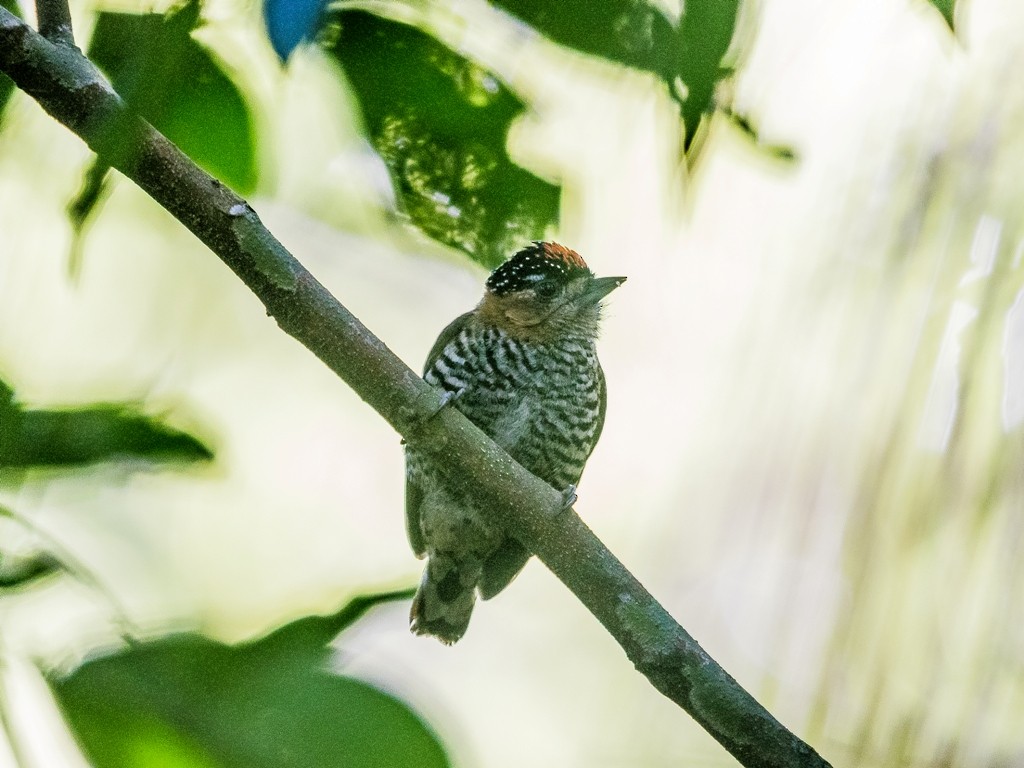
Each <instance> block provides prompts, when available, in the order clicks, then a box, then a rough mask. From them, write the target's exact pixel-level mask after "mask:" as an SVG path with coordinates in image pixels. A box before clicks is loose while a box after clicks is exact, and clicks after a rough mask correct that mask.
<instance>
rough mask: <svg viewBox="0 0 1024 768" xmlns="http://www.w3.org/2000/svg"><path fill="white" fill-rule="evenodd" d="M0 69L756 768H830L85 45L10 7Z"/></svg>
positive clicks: (3, 21) (0, 22) (1, 22)
mask: <svg viewBox="0 0 1024 768" xmlns="http://www.w3.org/2000/svg"><path fill="white" fill-rule="evenodd" d="M0 71H3V72H5V73H6V74H8V75H9V76H10V77H11V79H12V80H13V81H14V82H15V83H16V84H17V85H18V87H19V88H21V89H22V90H23V91H25V92H26V93H28V94H29V95H30V96H32V97H33V98H34V99H36V101H38V102H39V104H40V105H41V106H42V107H43V108H44V109H45V110H46V111H47V112H48V113H49V114H50V115H52V116H53V117H54V118H56V119H57V120H58V121H60V122H61V123H63V124H64V125H65V126H67V127H68V128H70V129H71V130H72V131H74V132H75V133H76V134H78V135H79V136H80V137H81V138H82V139H84V140H85V141H86V142H87V143H88V145H89V146H90V147H91V148H92V149H93V150H95V151H96V152H97V153H99V154H100V155H101V156H103V158H104V159H105V160H106V161H107V162H108V163H109V164H110V165H111V166H113V167H114V168H117V169H118V170H120V171H121V172H122V173H124V174H125V175H126V176H128V177H129V178H130V179H132V180H133V181H134V182H135V183H136V184H138V185H139V187H141V188H142V189H143V190H144V191H145V192H146V193H148V194H149V195H150V196H151V197H152V198H153V199H154V200H155V201H156V202H157V203H159V204H160V205H161V206H163V207H164V208H165V209H166V210H167V211H169V212H170V213H171V214H172V215H173V216H174V217H175V218H177V219H178V220H179V221H180V222H181V223H182V224H184V225H185V226H186V227H187V228H188V229H189V230H191V231H192V232H193V233H194V234H195V235H196V237H198V238H199V239H200V240H201V241H202V242H204V243H205V244H206V245H207V246H209V248H210V249H211V250H212V251H213V252H214V253H215V254H216V255H217V256H218V257H219V258H220V259H221V260H222V261H223V262H224V263H225V264H226V265H227V266H228V267H230V268H231V269H232V270H233V271H234V272H235V274H237V275H238V277H239V278H240V279H241V280H242V281H243V282H244V283H245V284H246V285H247V286H248V287H249V288H250V289H251V290H252V292H253V293H254V294H256V296H257V297H258V298H259V299H260V300H261V301H262V302H263V304H264V305H265V307H266V310H267V312H268V314H270V315H272V316H273V317H274V319H275V320H276V321H277V323H278V325H279V326H280V327H281V328H282V329H283V330H284V331H285V332H286V333H288V334H289V335H291V336H292V337H294V338H295V339H297V340H298V341H299V342H300V343H302V344H303V345H304V346H305V347H307V348H308V349H309V350H310V351H311V352H313V353H314V354H315V355H316V356H317V357H319V358H320V359H321V360H322V361H323V362H324V363H325V364H326V365H327V366H328V367H329V368H330V369H331V370H332V371H334V372H335V373H336V374H338V376H339V377H341V378H342V379H343V380H344V381H345V382H347V383H348V384H349V386H351V387H352V389H354V390H355V391H356V392H357V393H358V394H359V396H360V397H362V398H363V400H365V401H366V402H367V403H368V404H369V405H370V406H371V407H372V408H374V410H376V411H377V412H378V413H380V414H381V416H383V417H384V418H385V419H386V420H387V421H388V423H390V424H391V426H392V427H394V428H395V430H397V431H398V432H399V433H400V434H401V435H402V436H403V437H404V438H405V439H406V440H407V441H408V442H409V443H410V444H413V445H415V446H416V447H417V448H418V449H419V450H421V451H423V452H424V453H426V454H428V455H429V456H431V457H433V458H436V459H437V460H438V462H439V464H440V465H442V466H446V467H447V468H448V469H449V471H450V472H452V473H454V474H455V475H457V476H458V477H460V478H463V482H465V481H466V479H468V481H469V482H470V483H471V484H472V485H473V486H475V487H476V489H477V491H478V493H479V495H480V498H481V500H482V501H485V502H486V503H487V504H488V506H489V507H490V508H492V509H494V510H495V513H496V514H500V515H501V518H502V521H503V523H504V524H505V526H506V527H507V528H508V529H509V530H510V531H511V532H513V533H514V534H515V535H516V536H517V537H518V538H519V539H521V540H522V541H523V542H524V543H525V544H526V545H527V546H528V547H529V548H530V549H531V550H532V551H533V552H534V553H535V554H536V555H537V556H538V557H539V558H540V560H541V561H542V562H544V564H545V565H546V566H547V567H548V568H549V569H551V571H552V572H553V573H554V574H555V575H556V576H557V577H558V578H559V579H560V580H561V581H562V582H563V583H564V584H565V585H566V586H567V587H568V588H569V589H570V590H572V592H573V593H574V594H575V595H576V596H577V597H578V598H579V599H580V600H581V601H582V602H583V604H584V605H586V606H587V608H588V609H589V610H590V611H591V612H592V613H593V614H594V616H595V617H596V618H597V619H598V620H599V621H600V622H601V623H602V624H603V625H604V627H605V628H606V629H607V630H608V632H609V633H610V634H611V635H612V636H613V637H614V638H615V639H616V640H617V641H618V643H619V644H620V645H621V646H622V648H623V650H625V652H626V655H627V656H628V657H629V659H630V660H631V661H632V662H633V664H634V665H635V666H636V668H637V669H638V670H639V671H640V672H641V673H643V674H644V675H645V676H646V677H647V678H648V679H649V680H650V682H651V684H652V685H654V687H655V688H657V689H658V690H659V691H661V692H662V693H663V694H664V695H665V696H667V697H668V698H670V699H671V700H672V701H674V702H676V703H677V704H678V705H679V706H681V707H683V708H684V709H685V710H686V711H687V712H689V713H690V715H691V716H692V717H693V718H694V719H695V720H696V721H697V722H698V723H700V724H701V726H703V727H704V729H705V730H707V732H708V733H710V734H711V735H712V736H713V737H714V738H715V739H717V740H718V742H719V743H720V744H721V745H722V746H723V747H725V749H727V750H728V751H729V752H730V753H731V754H732V755H733V756H735V757H736V759H737V760H739V761H740V763H742V764H743V765H745V766H752V767H753V766H756V767H758V768H761V767H763V768H768V767H769V766H771V767H773V768H782V767H786V768H790V767H796V766H818V767H819V768H820V767H822V766H828V763H827V762H826V761H825V760H824V759H822V758H821V757H820V756H819V755H818V754H817V753H816V752H815V751H814V750H813V749H812V748H811V747H810V746H808V745H807V744H805V743H804V742H803V741H801V740H800V739H799V738H797V737H796V736H795V735H793V734H792V733H790V732H789V731H788V730H786V728H785V727H783V726H782V725H781V724H780V723H779V722H778V721H777V720H776V719H775V718H774V717H772V715H771V714H770V713H769V712H768V711H767V710H765V709H764V708H763V707H762V706H761V705H760V704H758V703H757V701H755V700H754V699H753V697H751V696H750V694H748V693H747V692H746V691H745V690H743V688H741V687H740V686H739V685H738V684H737V683H736V681H735V680H734V679H733V678H732V677H731V676H730V675H729V674H728V673H727V672H726V671H725V670H724V669H722V667H721V666H719V665H718V664H717V663H716V662H715V661H714V659H712V658H711V657H710V656H709V655H708V654H707V653H706V652H705V651H704V649H702V648H701V647H700V645H698V644H697V642H696V640H694V639H693V638H692V637H691V636H690V635H689V634H688V633H687V632H686V631H685V630H684V629H683V628H682V627H681V626H679V624H678V623H677V622H676V621H675V620H674V619H673V618H672V617H671V616H670V615H669V614H668V612H667V611H665V609H664V608H663V607H662V606H661V605H660V604H659V603H658V602H657V601H656V600H655V599H654V598H653V597H652V596H651V595H650V594H649V593H648V592H647V590H646V589H644V587H643V586H642V585H641V584H640V583H639V582H638V581H637V580H636V579H635V578H634V577H633V575H632V574H631V573H630V572H629V571H628V570H627V569H626V568H625V566H624V565H623V564H622V563H621V562H619V560H618V559H617V558H616V557H615V556H614V555H613V554H612V553H611V552H610V551H609V550H608V549H607V547H605V546H604V545H603V544H602V543H601V541H600V540H599V539H598V538H597V536H595V535H594V533H593V532H592V531H591V530H590V529H589V528H588V527H587V526H586V524H584V522H583V521H582V520H581V519H580V518H579V516H578V515H576V513H575V512H574V511H565V512H562V511H561V510H560V508H561V497H560V495H559V494H558V493H557V492H556V491H555V490H554V489H552V488H551V487H550V486H548V485H547V484H546V483H544V482H543V481H542V480H540V479H538V478H537V477H535V476H534V475H532V474H530V473H529V472H527V471H526V470H525V469H523V467H521V466H520V465H519V464H517V463H516V462H515V461H513V460H512V459H511V458H510V457H509V456H508V454H506V453H505V452H504V451H502V450H501V449H500V448H499V447H498V446H497V445H495V444H494V443H493V442H492V441H491V440H490V439H489V438H488V437H487V436H486V435H484V434H483V433H482V432H481V431H480V430H479V429H477V428H476V426H474V425H473V424H472V423H471V422H469V421H468V420H467V419H466V418H465V417H463V416H462V414H460V413H459V412H458V411H456V410H455V409H453V408H446V409H443V410H441V411H440V412H439V413H438V414H437V415H436V416H435V417H433V418H431V414H432V413H434V411H435V410H436V409H437V407H438V405H439V397H438V394H437V392H435V391H434V390H433V389H432V388H431V387H430V386H428V385H427V384H426V383H425V382H424V381H423V380H422V379H420V378H419V376H417V375H416V374H415V373H413V371H411V370H410V369H409V368H408V367H407V366H406V365H405V364H404V363H402V361H401V360H399V359H398V358H397V357H396V356H395V355H394V354H393V353H392V352H391V351H390V350H389V349H388V348H387V347H386V346H385V345H384V343H383V342H382V341H381V340H380V339H378V338H377V337H376V336H374V335H373V334H372V333H371V332H370V331H369V330H368V329H367V328H365V327H364V326H363V325H362V323H360V322H359V320H358V319H357V318H355V317H354V316H353V315H352V314H351V313H349V311H348V310H347V309H345V307H344V306H342V305H341V304H340V303H339V302H338V301H337V300H336V299H335V298H334V297H333V296H332V295H331V294H330V292H328V291H327V289H326V288H324V287H323V286H322V285H321V284H320V283H319V282H317V280H316V279H315V278H314V277H313V276H312V275H311V274H310V273H309V272H308V271H307V270H306V269H305V268H303V266H302V265H301V264H300V263H299V262H298V261H296V260H295V259H294V258H293V257H292V256H291V254H289V253H288V251H287V250H286V249H285V248H284V246H282V245H281V243H279V242H278V241H277V240H276V239H275V238H274V236H273V235H272V234H271V233H270V232H269V231H267V230H266V228H264V227H263V225H262V224H261V223H260V221H259V218H258V217H257V215H256V213H255V212H254V211H253V210H252V209H251V208H250V207H249V205H248V204H247V203H246V202H245V201H244V200H242V199H241V198H240V197H238V196H237V195H235V194H234V193H233V192H232V191H231V190H229V189H227V188H226V187H225V186H224V185H223V184H221V183H220V182H218V181H217V180H216V179H214V178H213V177H211V176H209V175H208V174H206V173H205V172H204V171H202V170H200V169H199V168H198V167H197V166H196V165H195V164H194V163H192V161H191V160H189V159H188V157H186V156H185V155H184V154H182V153H181V152H180V151H179V150H178V149H177V147H175V146H174V145H173V144H171V143H170V142H169V141H167V139H165V138H164V137H163V136H161V135H160V134H159V133H157V132H156V131H155V130H154V129H153V128H152V127H151V126H149V125H148V124H146V123H145V122H143V121H142V120H141V119H139V118H138V117H136V116H135V115H133V114H132V113H131V112H130V111H129V110H128V108H127V107H126V106H125V104H124V102H123V101H122V100H121V98H120V97H119V96H118V95H117V94H116V93H115V92H114V91H113V89H112V88H111V87H110V85H109V84H108V83H107V82H106V81H105V80H104V79H103V77H102V75H100V73H99V72H98V71H97V70H96V69H95V67H94V66H93V65H92V64H91V62H89V61H88V60H87V59H86V58H85V57H84V56H82V54H81V53H80V52H79V51H77V49H71V48H68V47H64V46H61V45H54V44H53V43H52V42H50V41H48V40H46V39H45V38H43V37H42V36H40V35H39V34H37V33H36V32H35V31H33V30H32V29H31V28H30V27H28V26H27V25H25V24H24V23H22V22H21V21H20V20H19V19H17V18H16V17H15V16H13V15H12V14H10V13H8V12H7V11H5V10H4V9H3V8H0Z"/></svg>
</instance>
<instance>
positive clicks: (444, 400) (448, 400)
mask: <svg viewBox="0 0 1024 768" xmlns="http://www.w3.org/2000/svg"><path fill="white" fill-rule="evenodd" d="M465 391H466V388H465V387H462V388H461V389H458V390H456V391H455V392H449V391H448V390H447V389H445V390H442V391H441V399H440V400H439V401H438V403H437V405H436V406H435V407H434V408H432V409H431V411H430V413H428V414H427V415H426V416H424V417H422V418H420V419H418V421H417V423H418V425H419V426H422V425H423V424H426V423H427V422H428V421H430V420H431V419H432V418H434V417H435V416H437V414H439V413H440V412H441V411H443V410H444V409H445V408H447V407H448V406H449V405H451V404H452V403H454V402H455V401H456V400H458V399H459V398H460V397H462V395H463V393H465ZM401 443H402V445H406V444H407V441H406V439H405V438H404V437H403V438H402V441H401Z"/></svg>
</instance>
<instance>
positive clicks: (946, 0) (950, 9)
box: [928, 0, 956, 32]
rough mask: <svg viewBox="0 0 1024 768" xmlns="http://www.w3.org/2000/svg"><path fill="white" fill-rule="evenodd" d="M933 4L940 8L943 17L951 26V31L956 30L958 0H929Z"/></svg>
mask: <svg viewBox="0 0 1024 768" xmlns="http://www.w3.org/2000/svg"><path fill="white" fill-rule="evenodd" d="M928 2H930V3H931V4H932V5H934V6H935V7H936V9H938V11H939V13H941V14H942V18H944V19H945V20H946V24H947V26H949V31H950V32H956V26H955V25H954V21H955V19H954V16H955V15H956V0H928Z"/></svg>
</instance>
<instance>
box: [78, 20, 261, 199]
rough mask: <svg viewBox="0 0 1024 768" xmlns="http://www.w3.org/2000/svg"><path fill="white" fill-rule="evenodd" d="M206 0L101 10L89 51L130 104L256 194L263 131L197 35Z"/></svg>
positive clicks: (240, 188) (216, 171)
mask: <svg viewBox="0 0 1024 768" xmlns="http://www.w3.org/2000/svg"><path fill="white" fill-rule="evenodd" d="M199 10H200V7H199V2H198V0H190V2H188V3H187V4H186V5H184V6H182V7H180V8H177V9H173V10H171V11H169V12H168V13H167V14H157V13H143V14H133V13H109V12H101V13H99V14H98V15H97V19H96V27H95V29H94V31H93V34H92V39H91V40H90V42H89V50H88V56H89V58H90V59H92V60H93V61H94V62H95V63H96V64H97V65H98V66H99V67H100V69H102V70H103V71H104V72H105V73H106V74H107V75H108V76H109V77H110V80H111V83H112V84H113V86H114V88H115V89H116V90H117V92H118V93H119V94H121V96H122V97H123V98H124V99H125V100H126V101H127V102H128V104H129V105H131V107H132V108H133V109H134V110H136V111H137V112H138V113H139V114H141V115H142V116H143V117H144V118H146V120H148V121H149V122H150V123H152V124H153V125H154V126H155V127H156V128H157V130H159V131H160V132H161V133H162V134H164V135H165V136H166V137H167V138H169V139H170V140H171V141H173V142H174V143H175V144H177V145H178V147H180V148H181V150H182V151H184V152H185V153H186V154H187V155H188V156H189V157H191V158H192V159H193V160H195V161H196V162H197V163H198V164H199V165H201V166H202V167H203V168H205V169H206V170H207V171H209V172H210V173H211V174H213V175H214V176H216V177H217V178H218V179H220V180H221V181H223V182H224V183H225V184H227V185H228V186H230V187H232V188H233V189H234V190H235V191H236V192H238V193H239V194H242V195H245V194H249V193H250V192H252V191H253V189H255V187H256V181H257V164H256V160H257V158H256V138H255V132H254V128H253V120H252V116H251V115H250V112H249V107H248V106H247V104H246V101H245V98H244V96H243V95H242V93H241V92H240V91H239V90H238V87H237V86H236V85H235V84H234V82H232V80H231V78H230V77H229V76H228V74H227V73H226V72H225V71H224V69H223V67H222V66H221V65H220V64H219V63H218V62H217V61H216V60H215V59H214V58H213V56H211V54H210V53H209V51H207V49H206V48H204V47H203V46H201V45H200V44H199V43H198V42H196V41H195V40H194V39H193V37H192V32H193V30H195V29H196V27H197V26H198V25H199Z"/></svg>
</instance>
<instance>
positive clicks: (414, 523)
mask: <svg viewBox="0 0 1024 768" xmlns="http://www.w3.org/2000/svg"><path fill="white" fill-rule="evenodd" d="M472 314H473V313H472V312H466V313H465V314H463V315H459V316H458V317H457V318H455V319H454V320H452V321H451V322H450V323H448V325H447V326H446V327H445V329H444V330H443V331H441V335H440V336H438V337H437V341H435V342H434V346H433V347H431V348H430V354H428V355H427V362H426V363H425V364H424V366H423V374H424V375H426V373H427V371H429V370H430V369H431V368H432V367H433V365H434V363H436V362H437V359H438V358H439V357H440V356H441V354H442V353H443V352H444V348H445V347H447V346H448V344H449V343H450V342H451V341H452V339H454V338H455V337H456V336H458V335H459V332H460V331H461V330H462V328H463V327H464V326H465V325H466V321H467V320H469V317H470V315H472ZM422 503H423V489H421V488H420V487H419V486H417V485H416V484H415V483H413V482H410V480H409V477H408V474H407V475H406V481H405V531H406V534H407V535H408V536H409V544H410V546H412V551H413V552H415V553H416V556H417V557H423V555H424V554H425V553H426V551H427V544H426V542H425V541H424V540H423V531H422V529H421V528H420V505H421V504H422Z"/></svg>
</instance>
